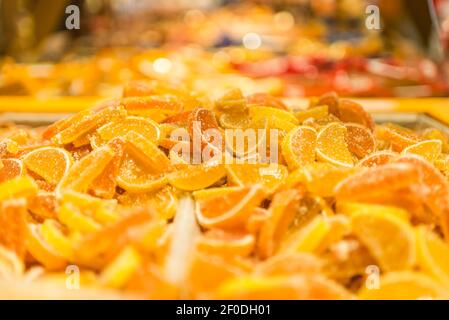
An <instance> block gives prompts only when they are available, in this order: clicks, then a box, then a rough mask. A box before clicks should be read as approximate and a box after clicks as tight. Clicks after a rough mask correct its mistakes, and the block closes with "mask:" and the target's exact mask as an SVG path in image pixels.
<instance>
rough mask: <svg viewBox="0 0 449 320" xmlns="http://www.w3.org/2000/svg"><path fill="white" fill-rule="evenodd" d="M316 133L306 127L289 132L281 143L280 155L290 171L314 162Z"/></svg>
mask: <svg viewBox="0 0 449 320" xmlns="http://www.w3.org/2000/svg"><path fill="white" fill-rule="evenodd" d="M316 144H317V132H316V130H315V129H313V128H311V127H306V126H299V127H297V128H296V129H293V130H292V131H290V132H289V133H288V134H287V135H286V136H285V137H284V140H283V141H282V146H281V149H282V155H283V157H284V159H285V161H286V162H287V164H288V167H289V168H290V169H296V168H299V167H301V166H303V165H305V164H309V163H312V162H314V161H315V149H316Z"/></svg>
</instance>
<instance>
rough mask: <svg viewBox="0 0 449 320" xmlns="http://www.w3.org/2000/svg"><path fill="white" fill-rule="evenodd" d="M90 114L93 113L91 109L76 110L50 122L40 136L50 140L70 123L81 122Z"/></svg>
mask: <svg viewBox="0 0 449 320" xmlns="http://www.w3.org/2000/svg"><path fill="white" fill-rule="evenodd" d="M92 114H93V110H91V109H87V110H83V111H81V112H78V113H76V114H74V115H73V116H71V117H68V118H64V119H61V120H58V121H56V122H55V123H52V124H51V125H49V126H48V127H47V128H46V129H45V130H44V131H43V133H42V137H43V138H44V139H47V140H50V139H51V138H53V137H54V136H55V135H56V134H58V133H59V132H61V131H63V130H65V129H67V128H68V127H70V126H71V125H73V124H75V123H78V122H81V121H82V120H85V119H87V118H89V117H91V116H92Z"/></svg>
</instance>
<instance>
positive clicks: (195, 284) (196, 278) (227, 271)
mask: <svg viewBox="0 0 449 320" xmlns="http://www.w3.org/2000/svg"><path fill="white" fill-rule="evenodd" d="M244 274H245V270H244V269H243V268H241V267H240V266H239V265H237V264H236V263H233V261H230V259H229V258H228V259H225V258H224V257H221V256H217V255H211V254H204V253H200V252H196V253H195V254H194V256H193V257H192V263H191V265H190V268H189V269H188V273H187V279H186V282H187V283H186V284H184V286H185V287H187V288H188V289H189V291H191V292H192V294H194V295H195V297H196V298H204V297H202V296H198V295H201V294H205V293H208V292H211V291H213V290H214V289H215V288H216V287H218V286H219V285H220V284H221V283H223V282H225V281H226V280H228V279H232V278H234V277H237V276H242V275H244Z"/></svg>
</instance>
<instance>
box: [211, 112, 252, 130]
mask: <svg viewBox="0 0 449 320" xmlns="http://www.w3.org/2000/svg"><path fill="white" fill-rule="evenodd" d="M219 122H220V125H221V126H222V127H223V128H225V129H244V128H248V127H250V126H251V124H252V121H251V119H250V118H249V115H247V114H240V113H223V114H222V115H220V118H219Z"/></svg>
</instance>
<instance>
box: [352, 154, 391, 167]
mask: <svg viewBox="0 0 449 320" xmlns="http://www.w3.org/2000/svg"><path fill="white" fill-rule="evenodd" d="M397 155H398V154H397V153H395V152H391V151H376V152H374V153H371V154H369V155H367V156H366V157H365V158H363V159H361V160H360V161H359V163H357V165H358V166H361V167H377V166H381V165H384V164H387V163H389V162H391V161H392V160H393V159H394V158H395V157H397Z"/></svg>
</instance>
